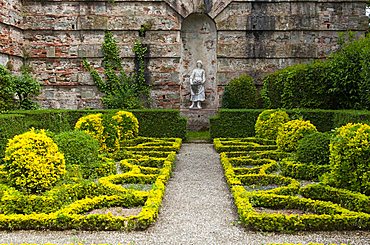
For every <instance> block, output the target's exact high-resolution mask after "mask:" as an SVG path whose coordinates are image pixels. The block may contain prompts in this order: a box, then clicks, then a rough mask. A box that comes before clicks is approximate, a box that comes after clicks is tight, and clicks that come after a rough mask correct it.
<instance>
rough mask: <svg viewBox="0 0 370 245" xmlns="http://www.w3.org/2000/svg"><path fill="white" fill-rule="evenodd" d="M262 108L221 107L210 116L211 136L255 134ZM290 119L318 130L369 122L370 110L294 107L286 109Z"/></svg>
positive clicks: (247, 135) (324, 130) (248, 135)
mask: <svg viewBox="0 0 370 245" xmlns="http://www.w3.org/2000/svg"><path fill="white" fill-rule="evenodd" d="M262 111H263V110H262V109H238V110H231V109H221V110H220V111H219V113H218V114H217V115H216V116H215V117H213V118H211V120H210V121H211V125H210V133H211V136H212V138H219V137H237V138H238V137H250V136H254V135H255V124H256V121H257V118H258V115H259V114H260V113H261V112H262ZM286 111H287V113H288V114H289V116H290V118H291V119H299V118H302V119H304V120H309V121H310V122H311V123H312V124H314V125H315V126H316V127H317V130H318V131H320V132H326V131H330V130H331V129H334V128H337V127H340V126H343V125H345V124H347V123H349V122H353V123H356V122H362V123H368V124H370V111H355V110H321V109H317V110H314V109H294V110H286Z"/></svg>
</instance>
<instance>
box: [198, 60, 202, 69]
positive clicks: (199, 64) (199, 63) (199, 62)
mask: <svg viewBox="0 0 370 245" xmlns="http://www.w3.org/2000/svg"><path fill="white" fill-rule="evenodd" d="M202 67H203V62H202V61H201V60H197V68H202Z"/></svg>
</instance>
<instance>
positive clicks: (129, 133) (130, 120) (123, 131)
mask: <svg viewBox="0 0 370 245" xmlns="http://www.w3.org/2000/svg"><path fill="white" fill-rule="evenodd" d="M112 119H113V120H114V121H115V122H116V127H117V131H118V136H119V138H120V140H123V139H132V138H135V137H137V136H138V134H139V121H138V120H137V118H136V117H135V116H134V114H132V113H131V112H128V111H119V112H117V113H116V114H115V115H114V116H112Z"/></svg>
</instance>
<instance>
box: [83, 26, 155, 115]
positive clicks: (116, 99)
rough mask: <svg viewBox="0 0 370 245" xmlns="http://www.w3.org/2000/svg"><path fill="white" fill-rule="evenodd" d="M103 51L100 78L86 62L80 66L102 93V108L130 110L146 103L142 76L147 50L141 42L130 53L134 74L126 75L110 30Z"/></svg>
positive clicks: (146, 88)
mask: <svg viewBox="0 0 370 245" xmlns="http://www.w3.org/2000/svg"><path fill="white" fill-rule="evenodd" d="M102 49H103V55H104V58H103V63H102V65H103V68H104V76H103V77H101V76H100V75H99V73H98V71H97V70H96V69H95V68H94V67H92V66H91V65H90V63H89V62H88V61H87V60H84V61H83V65H84V67H85V68H86V69H87V70H88V71H89V72H90V75H91V76H92V78H93V80H94V82H95V84H96V86H97V87H98V89H99V90H100V91H101V92H103V93H104V96H103V97H102V102H103V105H104V106H105V107H106V108H108V109H122V108H126V109H132V108H140V107H142V106H143V105H145V104H147V102H148V98H149V92H150V89H149V85H148V84H147V82H146V81H145V76H144V72H145V62H144V56H145V55H146V53H147V52H148V49H147V48H146V47H144V46H143V44H142V43H141V42H140V41H138V40H137V41H136V42H135V45H134V48H133V52H134V53H135V57H136V58H135V59H136V60H137V61H138V62H137V63H138V66H137V69H136V71H135V72H134V74H133V75H131V74H126V73H125V71H124V69H123V66H122V60H121V57H120V55H119V54H120V52H119V49H118V46H117V42H116V40H115V39H114V37H113V34H112V33H111V32H109V31H107V32H106V33H105V36H104V43H103V45H102Z"/></svg>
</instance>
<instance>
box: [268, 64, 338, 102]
mask: <svg viewBox="0 0 370 245" xmlns="http://www.w3.org/2000/svg"><path fill="white" fill-rule="evenodd" d="M327 66H328V65H327V63H325V62H323V61H315V62H313V63H310V64H297V65H294V66H290V67H287V68H285V69H282V70H279V71H276V72H274V73H272V74H270V75H268V76H266V77H265V78H264V82H263V84H264V85H263V88H262V91H261V95H262V98H263V100H264V105H265V107H266V108H287V109H291V108H331V106H330V104H331V97H328V96H327V93H328V89H329V86H330V83H329V82H328V81H327V79H326V75H327V74H326V72H327Z"/></svg>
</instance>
